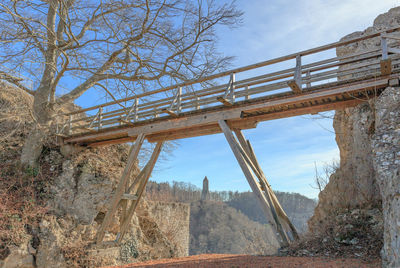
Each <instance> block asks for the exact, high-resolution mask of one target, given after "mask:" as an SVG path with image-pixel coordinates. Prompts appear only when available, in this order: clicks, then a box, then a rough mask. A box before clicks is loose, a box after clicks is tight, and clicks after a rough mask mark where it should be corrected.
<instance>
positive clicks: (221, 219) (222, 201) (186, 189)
mask: <svg viewBox="0 0 400 268" xmlns="http://www.w3.org/2000/svg"><path fill="white" fill-rule="evenodd" d="M201 193H202V189H200V188H198V187H196V186H195V185H193V184H190V183H184V182H173V183H172V184H169V183H166V182H164V183H156V182H152V181H150V182H149V184H148V185H147V189H146V197H147V199H149V200H155V201H166V202H183V203H190V204H191V206H190V208H191V213H190V246H189V252H190V254H191V255H192V254H201V253H242V254H244V253H246V254H273V253H276V251H277V248H278V246H279V245H278V243H277V241H276V240H275V235H274V233H273V230H272V228H271V226H270V225H268V224H267V220H266V218H265V215H264V213H263V211H262V210H261V207H260V204H259V202H258V200H257V199H256V197H255V195H254V194H253V193H252V192H237V191H236V192H232V191H212V192H209V193H208V198H207V200H201ZM277 197H278V199H279V201H280V202H281V204H282V206H283V208H284V209H285V211H286V212H287V214H288V216H289V218H290V219H291V220H292V222H293V224H294V225H295V226H296V227H297V229H298V230H299V231H300V232H304V231H306V229H307V220H308V219H309V218H310V217H311V216H312V213H313V209H314V207H315V205H316V202H315V201H314V200H312V199H309V198H307V197H305V196H302V195H300V194H293V193H282V192H277Z"/></svg>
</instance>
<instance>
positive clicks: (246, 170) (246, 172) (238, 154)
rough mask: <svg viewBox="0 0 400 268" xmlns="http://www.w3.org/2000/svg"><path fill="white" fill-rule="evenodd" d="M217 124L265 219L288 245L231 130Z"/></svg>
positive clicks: (268, 200)
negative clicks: (268, 220)
mask: <svg viewBox="0 0 400 268" xmlns="http://www.w3.org/2000/svg"><path fill="white" fill-rule="evenodd" d="M218 124H219V126H220V127H221V129H222V131H223V133H224V135H225V138H226V140H227V141H228V143H229V146H230V147H231V149H232V151H233V154H234V155H235V157H236V160H237V161H238V163H239V166H240V167H241V169H242V171H243V173H244V175H245V177H246V179H247V181H248V182H249V184H250V187H251V189H252V190H253V192H254V194H255V195H256V196H257V198H258V200H259V201H260V204H261V207H262V209H263V210H264V212H265V214H266V215H267V218H269V219H273V220H274V222H275V227H276V229H277V231H278V233H279V235H280V237H281V239H282V241H283V244H284V245H288V244H289V238H288V237H287V234H286V232H285V231H284V230H283V227H282V224H281V223H280V221H279V218H278V215H277V213H276V211H275V208H274V206H273V203H272V200H270V199H269V196H268V195H264V194H263V192H262V190H261V188H260V186H259V185H258V183H257V181H256V180H255V178H254V176H253V174H252V173H251V170H250V168H249V165H248V163H247V162H246V161H245V159H244V158H243V156H242V154H241V152H240V145H239V144H238V143H237V141H236V139H235V137H234V136H233V134H232V131H231V129H230V128H229V127H228V125H227V124H226V122H225V120H220V121H218Z"/></svg>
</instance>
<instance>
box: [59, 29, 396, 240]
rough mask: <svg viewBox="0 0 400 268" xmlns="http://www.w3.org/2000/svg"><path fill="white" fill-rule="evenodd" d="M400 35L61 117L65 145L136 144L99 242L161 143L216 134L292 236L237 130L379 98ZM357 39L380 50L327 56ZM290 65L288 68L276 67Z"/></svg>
mask: <svg viewBox="0 0 400 268" xmlns="http://www.w3.org/2000/svg"><path fill="white" fill-rule="evenodd" d="M399 30H400V27H397V28H392V29H388V30H385V31H384V32H377V33H373V34H370V35H364V36H361V37H356V38H353V39H349V40H345V41H341V42H335V43H332V44H328V45H324V46H321V47H317V48H313V49H310V50H305V51H301V52H298V53H294V54H291V55H287V56H283V57H279V58H276V59H271V60H267V61H263V62H259V63H256V64H252V65H249V66H245V67H241V68H236V69H233V70H230V71H225V72H222V73H218V74H214V75H211V76H208V77H202V78H199V79H196V80H191V81H187V82H184V83H181V84H177V85H172V86H168V87H164V88H160V89H156V90H152V91H148V92H145V93H142V94H138V95H136V96H132V97H129V98H124V99H120V100H117V101H112V102H108V103H103V104H99V105H96V106H94V107H90V108H85V109H81V110H78V111H74V112H72V113H69V114H64V115H60V116H59V118H58V120H59V122H62V123H61V124H60V125H59V126H58V127H57V129H58V130H57V131H58V132H57V133H58V136H59V137H61V138H62V142H63V143H67V144H78V145H82V146H89V147H96V146H103V145H108V144H117V143H126V142H133V141H136V142H135V143H134V145H133V146H132V149H131V152H130V155H129V159H128V163H127V167H126V169H125V171H124V173H123V175H122V178H121V181H120V183H119V185H118V188H117V190H116V192H115V195H114V197H113V200H112V201H111V204H110V207H109V211H108V212H107V214H106V216H105V219H104V221H103V223H102V226H101V228H100V230H99V232H98V235H97V242H98V243H100V242H102V241H103V238H104V234H105V232H106V230H107V228H108V227H109V225H110V222H111V221H112V220H113V218H114V215H115V214H116V212H117V211H118V210H119V209H120V210H121V213H120V215H121V216H120V222H121V226H120V232H119V234H118V235H117V237H116V241H117V242H119V241H121V239H122V237H123V235H124V233H125V232H126V230H127V228H128V226H129V223H130V220H131V217H132V215H133V213H134V210H135V208H136V206H137V202H138V201H139V199H140V197H141V196H142V194H143V191H144V189H145V186H146V183H147V181H148V179H149V177H150V174H151V171H152V169H153V167H154V165H155V163H156V161H157V158H158V155H159V153H160V150H161V147H162V144H163V142H164V141H168V140H175V139H182V138H188V137H195V136H201V135H209V134H214V133H221V132H223V133H224V134H225V137H226V139H227V141H228V143H229V145H230V146H231V149H232V151H233V153H234V154H235V156H236V158H237V160H238V163H239V165H240V166H241V168H242V170H243V172H244V174H245V176H246V178H247V180H248V181H249V184H250V186H251V188H252V190H253V192H254V193H255V194H256V195H257V197H258V199H259V200H260V202H261V204H262V206H263V209H264V212H265V214H266V216H267V217H268V219H269V220H270V222H271V224H272V225H273V226H274V227H275V228H276V230H277V232H278V233H279V237H280V239H281V242H282V243H283V244H287V243H289V242H290V241H291V240H293V239H296V238H297V237H298V235H297V232H296V230H295V228H294V227H293V225H292V224H291V223H290V220H289V219H288V217H287V216H286V214H285V212H284V211H283V209H282V208H281V206H280V204H279V202H278V200H277V199H276V196H275V194H274V193H273V191H272V190H271V187H270V185H269V184H268V182H267V180H266V177H265V175H264V173H263V171H262V170H261V167H260V165H259V164H258V162H257V159H256V156H255V155H254V151H253V149H252V147H251V144H250V142H249V141H246V139H245V138H244V136H243V134H242V132H241V130H242V129H249V128H255V127H256V125H257V123H258V122H260V121H266V120H272V119H278V118H285V117H290V116H297V115H302V114H316V113H318V112H322V111H327V110H338V109H342V108H345V107H352V106H355V105H357V104H359V103H361V102H364V101H366V100H368V99H370V98H373V97H375V96H377V95H379V94H380V93H381V92H382V91H383V89H385V88H386V87H387V86H389V85H390V86H398V85H399V73H400V49H399V48H398V47H400V42H399V40H400V35H399V33H398V31H399ZM363 42H369V43H372V42H375V43H377V44H378V45H379V44H380V46H377V47H376V48H375V49H370V50H365V51H362V52H358V53H354V54H349V55H346V56H340V57H332V58H330V57H328V58H326V55H329V54H330V55H331V54H332V53H329V50H331V51H332V50H333V51H334V50H335V49H340V48H342V47H346V46H347V47H357V46H362V44H363ZM324 55H325V57H324ZM315 59H318V60H315ZM288 64H293V67H292V68H286V69H282V67H281V66H287V65H288ZM279 67H280V68H279ZM267 68H273V69H274V71H273V72H271V71H268V70H266V69H267ZM255 73H257V75H255ZM232 131H233V132H234V133H235V135H236V138H235V136H234V134H233V133H232ZM145 138H146V139H147V140H148V141H149V142H157V145H156V146H155V149H154V152H153V154H152V156H151V158H150V160H149V162H148V163H147V165H146V166H145V167H144V168H143V170H142V171H141V172H140V174H139V175H138V176H136V177H135V178H134V179H132V181H130V172H131V169H132V167H133V164H134V162H135V160H136V158H137V155H138V153H139V150H140V147H141V145H142V143H143V141H144V139H145Z"/></svg>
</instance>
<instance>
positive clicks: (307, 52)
mask: <svg viewBox="0 0 400 268" xmlns="http://www.w3.org/2000/svg"><path fill="white" fill-rule="evenodd" d="M399 29H400V27H399V26H397V27H393V28H389V29H386V30H382V31H378V32H376V33H373V34H369V35H365V36H360V37H355V38H351V39H348V40H343V41H337V42H334V43H330V44H327V45H323V46H319V47H316V48H312V49H308V50H303V51H300V52H297V53H292V54H289V55H286V56H282V57H278V58H274V59H270V60H266V61H262V62H258V63H255V64H251V65H247V66H243V67H239V68H235V69H231V70H228V71H224V72H220V73H217V74H213V75H209V76H206V77H202V78H198V79H194V80H190V81H186V82H183V83H179V84H175V85H171V86H168V87H164V88H159V89H157V90H153V91H148V92H144V93H141V94H137V95H134V96H132V97H128V98H123V99H119V100H117V101H111V102H107V103H103V104H99V105H95V106H92V107H88V108H84V109H80V110H77V111H73V112H70V113H65V114H62V115H61V116H65V115H74V114H78V113H83V112H87V111H90V110H95V109H98V108H100V107H105V106H110V105H114V104H118V103H121V102H125V101H129V100H132V99H135V98H141V97H145V96H150V95H154V94H158V93H161V92H166V91H169V90H171V89H175V88H178V87H184V86H189V85H193V84H197V83H201V82H205V81H209V80H213V79H216V78H221V77H224V76H227V75H230V74H232V73H240V72H244V71H249V70H252V69H256V68H260V67H265V66H268V65H272V64H276V63H279V62H283V61H287V60H291V59H295V58H296V57H297V56H299V55H300V56H306V55H310V54H314V53H319V52H322V51H325V50H329V49H332V48H337V47H341V46H345V45H349V44H351V43H356V42H359V41H363V40H366V39H370V38H374V37H378V36H380V35H381V34H384V33H385V34H386V33H392V32H395V31H397V30H399Z"/></svg>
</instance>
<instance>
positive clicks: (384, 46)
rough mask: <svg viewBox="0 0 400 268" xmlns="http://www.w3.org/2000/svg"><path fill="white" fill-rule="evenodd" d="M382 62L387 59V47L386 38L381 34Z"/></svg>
mask: <svg viewBox="0 0 400 268" xmlns="http://www.w3.org/2000/svg"><path fill="white" fill-rule="evenodd" d="M381 48H382V60H387V59H388V46H387V39H386V37H385V36H384V35H383V34H381Z"/></svg>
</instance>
